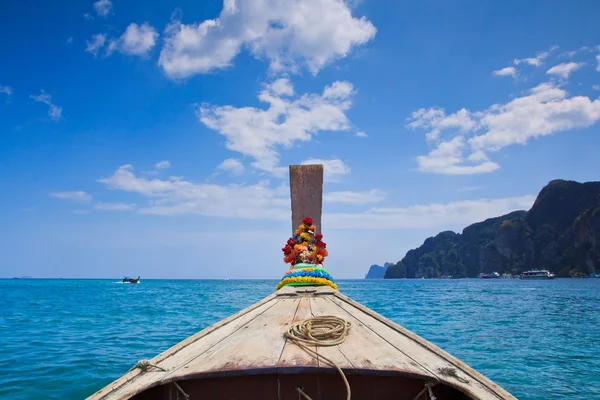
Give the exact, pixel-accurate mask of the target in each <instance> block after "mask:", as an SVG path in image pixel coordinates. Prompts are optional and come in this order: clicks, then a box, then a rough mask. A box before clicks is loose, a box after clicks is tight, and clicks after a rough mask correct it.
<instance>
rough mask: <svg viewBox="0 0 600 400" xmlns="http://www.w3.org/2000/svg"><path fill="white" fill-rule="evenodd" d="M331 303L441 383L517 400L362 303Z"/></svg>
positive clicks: (482, 397) (482, 396) (479, 395)
mask: <svg viewBox="0 0 600 400" xmlns="http://www.w3.org/2000/svg"><path fill="white" fill-rule="evenodd" d="M330 300H331V301H332V302H334V303H335V304H337V305H338V306H339V307H340V308H341V309H343V310H344V311H346V313H347V314H348V315H349V316H352V317H354V318H355V320H358V321H360V323H361V324H362V325H363V326H364V327H365V328H368V329H369V330H371V331H372V332H373V333H375V334H376V335H377V336H379V337H380V338H381V339H383V340H384V341H386V342H387V343H389V344H391V345H392V346H393V347H395V348H396V349H397V350H398V351H399V352H401V353H403V354H405V355H406V356H407V357H408V358H409V359H411V360H413V361H414V362H415V363H418V364H419V365H420V366H422V367H423V368H424V369H426V370H428V371H430V372H431V373H432V374H433V375H434V376H437V378H438V379H439V380H440V381H442V382H444V383H446V384H448V385H450V386H453V387H455V388H458V389H459V390H461V391H463V392H465V393H467V394H469V395H470V396H471V397H473V398H476V399H479V400H487V399H490V400H491V399H494V400H495V399H511V400H512V399H515V397H513V396H512V395H511V394H510V393H508V392H506V391H505V390H504V389H502V388H501V387H500V386H498V385H496V384H495V383H494V382H492V381H490V380H489V379H488V378H486V377H485V376H483V375H481V374H480V373H479V372H477V371H475V370H474V369H472V368H471V367H469V366H468V365H466V364H465V363H463V362H462V361H460V360H458V359H456V358H454V357H452V356H451V355H450V354H448V353H446V352H445V351H443V350H442V349H440V348H439V347H437V346H435V345H434V344H432V343H430V342H427V341H426V340H425V339H423V338H421V337H419V336H418V335H416V334H414V333H413V332H411V331H409V330H407V329H405V328H403V327H401V326H400V325H397V324H395V323H393V322H392V321H389V320H388V319H386V318H384V317H383V316H381V315H379V314H377V313H375V312H374V311H372V310H370V309H368V308H367V307H365V306H363V305H362V304H360V303H358V302H356V301H354V300H352V299H350V298H348V297H346V296H344V295H342V294H339V293H336V294H335V295H334V297H333V298H330ZM346 355H347V356H349V355H348V354H346ZM449 372H451V373H449Z"/></svg>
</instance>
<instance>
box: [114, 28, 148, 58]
mask: <svg viewBox="0 0 600 400" xmlns="http://www.w3.org/2000/svg"><path fill="white" fill-rule="evenodd" d="M157 38H158V33H157V32H156V30H155V29H154V28H153V27H152V26H151V25H149V24H148V23H147V22H144V23H143V24H142V25H138V24H136V23H133V22H132V23H131V24H129V26H128V27H127V29H126V30H125V32H124V33H123V34H122V35H121V36H120V37H119V38H117V39H111V40H110V42H109V43H108V49H107V54H109V55H110V54H112V53H113V52H114V51H119V52H120V53H123V54H129V55H132V56H143V55H145V54H147V53H148V52H149V51H150V50H151V49H152V48H153V47H154V45H155V44H156V39H157Z"/></svg>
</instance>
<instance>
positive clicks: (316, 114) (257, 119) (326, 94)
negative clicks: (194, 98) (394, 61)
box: [196, 79, 354, 175]
mask: <svg viewBox="0 0 600 400" xmlns="http://www.w3.org/2000/svg"><path fill="white" fill-rule="evenodd" d="M290 93H292V94H293V93H294V92H293V87H292V85H291V83H290V82H289V81H288V80H287V79H280V80H279V81H277V83H276V84H269V85H266V87H265V89H264V90H263V91H261V92H260V94H259V96H258V98H259V100H261V101H262V102H264V103H267V104H268V105H269V107H268V108H267V109H260V108H254V107H240V108H237V107H234V106H229V105H228V106H214V105H210V104H202V105H200V106H198V107H197V109H196V114H197V116H198V119H199V120H200V121H201V122H202V123H203V124H204V125H206V126H207V127H208V128H210V129H212V130H215V131H217V132H219V133H220V134H221V135H223V136H225V137H226V139H227V141H226V144H225V146H226V147H227V148H228V149H229V150H232V151H236V152H239V153H240V154H243V155H245V156H249V157H252V158H254V162H253V163H252V166H253V167H255V168H257V169H260V170H263V171H267V172H271V173H274V174H277V175H282V174H285V171H286V169H285V168H281V167H278V162H279V153H278V151H279V149H280V148H290V147H291V146H293V145H294V144H295V143H296V142H303V141H304V142H305V141H309V140H311V139H312V137H313V136H314V135H316V134H318V133H319V132H321V131H347V130H349V129H350V122H349V121H348V118H347V117H346V114H345V111H346V110H348V109H349V108H350V106H351V104H352V103H351V101H350V98H351V96H352V94H353V93H354V91H353V87H352V84H351V83H349V82H340V81H337V82H334V83H332V84H331V85H330V86H327V87H325V89H324V90H323V92H322V93H321V94H304V95H302V96H291V95H290Z"/></svg>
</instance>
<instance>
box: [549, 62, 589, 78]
mask: <svg viewBox="0 0 600 400" xmlns="http://www.w3.org/2000/svg"><path fill="white" fill-rule="evenodd" d="M584 65H585V63H576V62H570V63H562V64H558V65H555V66H554V67H552V68H550V69H549V70H548V71H546V73H547V74H550V75H558V76H560V77H561V78H564V79H568V78H569V75H571V73H572V72H573V71H577V70H578V69H579V68H581V67H583V66H584Z"/></svg>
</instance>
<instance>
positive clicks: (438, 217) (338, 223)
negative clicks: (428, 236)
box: [323, 195, 535, 229]
mask: <svg viewBox="0 0 600 400" xmlns="http://www.w3.org/2000/svg"><path fill="white" fill-rule="evenodd" d="M534 201H535V196H531V195H528V196H518V197H508V198H500V199H479V200H463V201H456V202H451V203H446V204H439V203H433V204H424V205H413V206H408V207H390V208H372V209H371V210H369V211H367V212H365V213H357V214H325V215H323V224H324V225H326V226H327V227H328V228H330V229H353V228H354V227H356V226H360V227H361V229H418V228H433V227H444V226H449V225H469V224H472V223H474V222H479V221H483V220H485V219H487V218H491V217H497V216H499V215H504V214H506V213H509V212H511V211H516V210H528V209H529V208H531V206H532V205H533V202H534Z"/></svg>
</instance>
